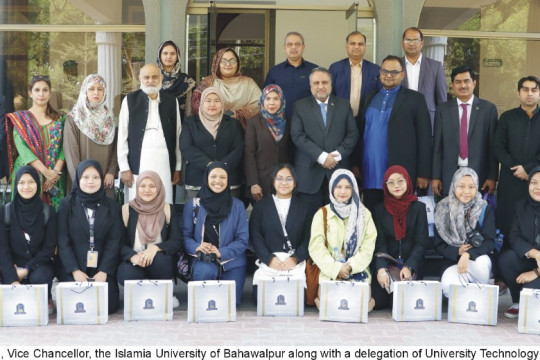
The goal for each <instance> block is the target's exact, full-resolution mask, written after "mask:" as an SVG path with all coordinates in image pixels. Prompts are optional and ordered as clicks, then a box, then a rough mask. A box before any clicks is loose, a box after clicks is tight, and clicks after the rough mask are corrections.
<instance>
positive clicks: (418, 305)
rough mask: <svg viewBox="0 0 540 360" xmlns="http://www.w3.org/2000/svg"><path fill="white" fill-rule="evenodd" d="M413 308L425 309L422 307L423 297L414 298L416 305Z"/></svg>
mask: <svg viewBox="0 0 540 360" xmlns="http://www.w3.org/2000/svg"><path fill="white" fill-rule="evenodd" d="M414 309H415V310H425V309H426V308H425V307H424V300H423V299H417V300H416V306H415V307H414Z"/></svg>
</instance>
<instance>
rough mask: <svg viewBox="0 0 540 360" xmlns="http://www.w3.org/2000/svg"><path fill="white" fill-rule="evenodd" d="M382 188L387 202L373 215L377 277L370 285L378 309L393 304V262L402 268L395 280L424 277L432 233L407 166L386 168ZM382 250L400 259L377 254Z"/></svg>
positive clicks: (394, 265) (376, 209)
mask: <svg viewBox="0 0 540 360" xmlns="http://www.w3.org/2000/svg"><path fill="white" fill-rule="evenodd" d="M383 192H384V202H383V204H379V205H378V206H377V207H376V208H375V213H374V216H373V218H374V220H375V227H376V228H377V241H376V244H375V257H376V258H375V271H376V274H377V277H376V279H375V278H374V279H373V283H372V285H371V296H373V298H374V299H375V309H376V310H379V309H383V308H386V307H389V306H390V307H391V303H392V296H391V294H390V293H389V289H390V280H391V279H390V277H391V274H390V271H389V269H390V268H391V266H393V267H394V268H395V267H396V266H397V267H398V269H397V270H399V277H398V278H396V279H392V280H395V281H404V280H408V279H411V278H412V277H413V274H414V275H416V278H421V276H418V275H419V271H420V269H421V267H422V263H423V257H424V246H425V244H426V243H427V241H428V237H429V235H428V225H427V215H426V206H425V205H424V204H423V203H421V202H419V201H418V198H417V197H416V196H415V195H413V185H412V182H411V178H410V176H409V173H408V172H407V170H406V169H405V168H404V167H402V166H399V165H394V166H391V167H389V168H388V170H386V173H385V174H384V183H383ZM382 254H388V255H390V256H391V257H393V258H394V259H396V260H397V261H396V263H392V262H390V261H389V260H388V259H387V258H385V257H383V256H378V255H382ZM375 280H376V282H375Z"/></svg>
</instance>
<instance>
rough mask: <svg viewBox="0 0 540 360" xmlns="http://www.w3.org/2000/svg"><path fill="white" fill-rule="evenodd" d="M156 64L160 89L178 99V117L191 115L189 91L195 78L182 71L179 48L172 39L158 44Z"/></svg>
mask: <svg viewBox="0 0 540 360" xmlns="http://www.w3.org/2000/svg"><path fill="white" fill-rule="evenodd" d="M157 64H158V66H159V69H160V70H161V74H162V75H163V83H162V89H163V91H165V92H166V93H169V94H171V95H172V96H174V97H175V98H176V99H177V100H178V107H179V108H180V117H181V119H182V120H183V119H184V116H190V115H191V93H192V91H193V88H194V87H195V85H196V84H195V80H193V79H192V78H191V77H190V76H189V75H188V74H186V73H183V72H182V69H181V66H182V64H181V63H180V49H179V48H178V46H176V44H175V43H174V41H172V40H167V41H165V42H164V43H163V44H161V45H160V47H159V50H158V57H157Z"/></svg>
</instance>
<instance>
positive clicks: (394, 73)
mask: <svg viewBox="0 0 540 360" xmlns="http://www.w3.org/2000/svg"><path fill="white" fill-rule="evenodd" d="M402 72H403V70H386V69H381V74H383V75H384V76H386V75H390V76H391V77H395V76H398V75H399V74H401V73H402Z"/></svg>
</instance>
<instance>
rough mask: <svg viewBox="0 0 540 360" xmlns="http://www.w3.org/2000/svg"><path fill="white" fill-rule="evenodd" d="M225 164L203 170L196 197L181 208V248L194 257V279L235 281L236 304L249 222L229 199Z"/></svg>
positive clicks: (241, 285)
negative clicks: (182, 213)
mask: <svg viewBox="0 0 540 360" xmlns="http://www.w3.org/2000/svg"><path fill="white" fill-rule="evenodd" d="M228 179H229V173H228V170H227V165H225V164H224V163H222V162H219V161H216V162H214V163H212V164H210V165H208V167H207V168H206V171H205V173H204V183H203V185H202V187H201V190H200V191H199V194H198V197H197V198H194V199H191V200H190V201H188V202H187V203H186V204H185V205H184V222H183V225H182V232H183V235H184V248H185V250H186V252H187V253H188V254H190V255H192V256H193V257H194V259H193V261H192V269H193V280H195V281H197V280H234V281H236V304H237V305H239V304H240V302H241V300H242V290H243V289H244V282H245V280H246V255H245V251H246V249H247V247H248V237H249V234H248V220H247V214H246V210H245V208H244V204H243V203H242V202H241V201H240V200H238V199H235V198H233V197H232V196H231V193H230V190H229V184H228Z"/></svg>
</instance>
